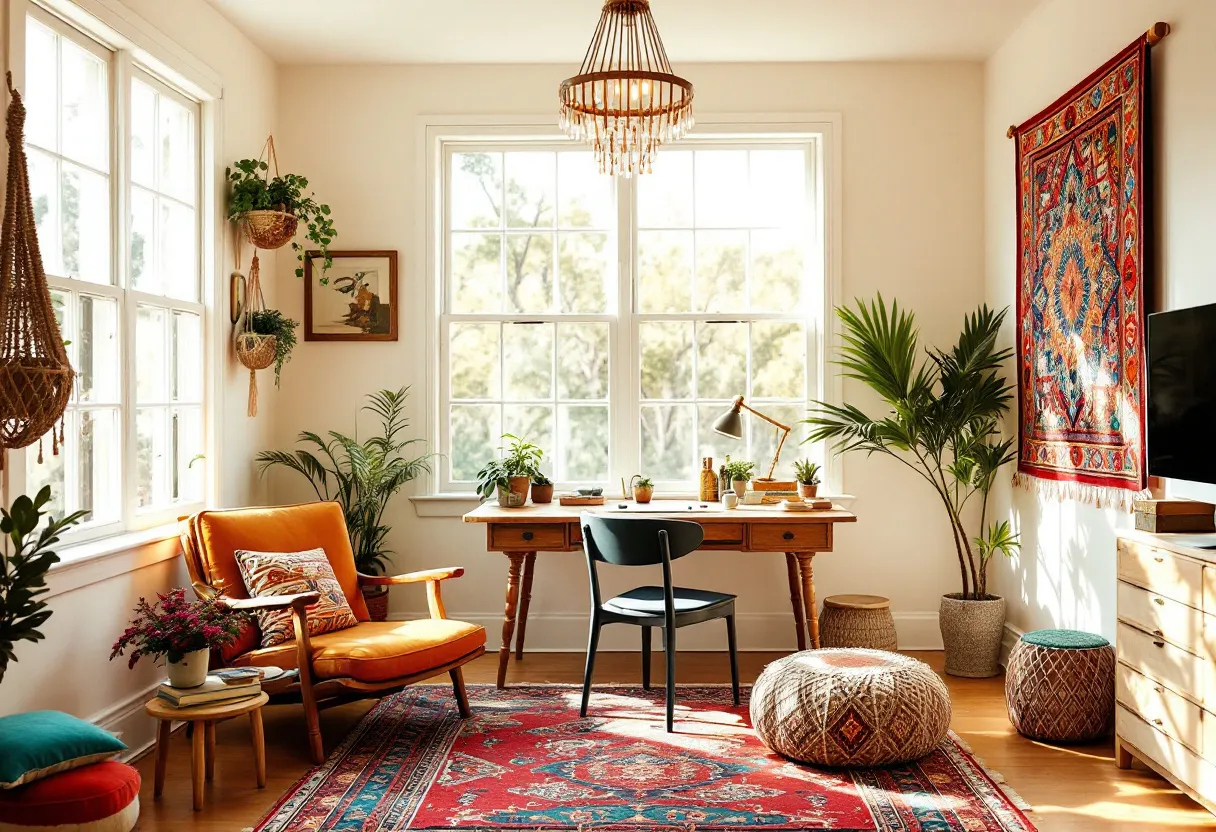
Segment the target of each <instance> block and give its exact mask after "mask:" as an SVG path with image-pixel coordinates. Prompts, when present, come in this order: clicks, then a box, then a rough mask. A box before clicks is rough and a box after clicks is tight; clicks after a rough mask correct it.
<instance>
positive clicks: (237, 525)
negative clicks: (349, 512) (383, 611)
mask: <svg viewBox="0 0 1216 832" xmlns="http://www.w3.org/2000/svg"><path fill="white" fill-rule="evenodd" d="M185 522H186V527H185V529H184V531H183V533H182V548H183V553H184V555H185V558H186V567H187V568H188V569H189V570H190V580H191V581H193V582H194V583H196V584H202V585H204V586H207V587H215V586H217V585H219V584H220V583H221V582H222V584H223V587H224V593H225V594H226V595H227V596H228V597H230V598H247V597H248V595H249V594H248V593H247V592H246V591H245V581H244V580H243V578H242V577H241V570H240V567H239V566H238V565H237V562H236V553H237V551H238V550H240V549H245V550H247V551H251V552H303V551H306V550H308V549H316V548H318V547H319V548H321V549H324V550H325V557H326V558H327V559H328V560H329V565H330V566H332V567H333V570H334V577H336V578H337V579H338V584H339V585H340V586H341V587H342V594H344V595H345V596H346V601H347V603H348V604H350V608H351V610H352V611H353V612H354V614H355V618H356V619H358V620H359V621H369V620H370V619H371V616H370V615H368V612H367V604H366V603H364V601H363V593H362V592H360V590H359V576H358V572H357V570H356V569H355V554H354V552H353V551H352V550H351V547H350V536H349V534H348V533H347V531H346V521H345V520H344V519H343V517H342V507H341V506H339V505H338V504H337V503H304V504H302V505H295V506H270V507H266V508H240V509H231V510H225V511H200V512H199V513H198V514H195V515H194V516H193V517H190V518H189V519H188V520H187V521H185Z"/></svg>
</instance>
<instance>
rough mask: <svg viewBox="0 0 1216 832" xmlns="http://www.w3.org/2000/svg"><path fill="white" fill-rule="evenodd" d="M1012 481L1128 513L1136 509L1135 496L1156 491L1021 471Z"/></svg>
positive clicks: (1147, 495)
mask: <svg viewBox="0 0 1216 832" xmlns="http://www.w3.org/2000/svg"><path fill="white" fill-rule="evenodd" d="M1013 485H1014V487H1015V488H1023V489H1025V490H1027V491H1030V492H1032V493H1034V494H1041V495H1043V496H1044V497H1047V498H1048V499H1051V500H1056V501H1058V502H1064V501H1065V500H1076V501H1077V502H1079V503H1087V504H1088V505H1091V506H1096V507H1097V508H1115V509H1118V510H1119V511H1122V512H1124V513H1126V514H1131V513H1132V512H1133V511H1135V509H1136V500H1148V499H1151V498H1152V496H1153V492H1152V491H1149V490H1148V489H1145V490H1144V491H1129V490H1127V489H1125V488H1110V487H1107V486H1103V485H1088V484H1086V483H1083V482H1063V481H1060V480H1045V479H1041V478H1039V477H1035V476H1032V475H1030V474H1023V473H1021V472H1020V471H1019V472H1017V473H1015V474H1014V475H1013Z"/></svg>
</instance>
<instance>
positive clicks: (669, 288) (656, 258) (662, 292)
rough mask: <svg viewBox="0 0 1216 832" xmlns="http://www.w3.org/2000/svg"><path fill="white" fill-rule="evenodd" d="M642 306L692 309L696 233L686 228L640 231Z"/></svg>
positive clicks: (647, 308) (649, 309) (664, 310)
mask: <svg viewBox="0 0 1216 832" xmlns="http://www.w3.org/2000/svg"><path fill="white" fill-rule="evenodd" d="M637 240H638V280H637V282H638V309H639V311H641V312H654V313H668V312H691V311H692V246H693V235H692V233H691V232H685V231H639V232H638V234H637Z"/></svg>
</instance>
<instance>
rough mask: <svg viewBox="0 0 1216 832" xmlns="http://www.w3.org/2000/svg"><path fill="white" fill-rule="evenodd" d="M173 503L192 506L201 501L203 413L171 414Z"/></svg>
mask: <svg viewBox="0 0 1216 832" xmlns="http://www.w3.org/2000/svg"><path fill="white" fill-rule="evenodd" d="M172 418H173V450H174V454H173V459H174V466H173V483H172V493H173V499H174V500H175V501H177V502H184V503H193V502H198V501H199V500H201V499H203V474H204V465H205V464H206V463H205V460H203V459H202V458H201V456H202V453H203V409H202V408H201V407H179V408H176V409H174V411H173V416H172Z"/></svg>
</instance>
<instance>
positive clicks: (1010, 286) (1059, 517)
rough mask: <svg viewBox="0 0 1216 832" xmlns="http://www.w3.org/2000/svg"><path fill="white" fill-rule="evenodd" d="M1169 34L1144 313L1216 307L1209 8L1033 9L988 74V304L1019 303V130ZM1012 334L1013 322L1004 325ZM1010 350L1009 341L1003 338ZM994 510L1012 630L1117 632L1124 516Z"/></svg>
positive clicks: (1199, 1)
mask: <svg viewBox="0 0 1216 832" xmlns="http://www.w3.org/2000/svg"><path fill="white" fill-rule="evenodd" d="M1157 20H1164V21H1167V22H1169V23H1170V24H1171V25H1172V26H1173V28H1174V32H1173V34H1171V35H1170V36H1169V37H1168V38H1167V39H1166V40H1165V41H1163V42H1162V43H1161V44H1160V46H1158V47H1156V48H1154V49H1153V59H1152V60H1153V64H1152V72H1153V89H1152V95H1153V100H1152V107H1153V111H1154V113H1155V118H1154V127H1153V129H1154V140H1155V142H1156V152H1155V155H1154V158H1153V160H1152V166H1153V177H1154V179H1155V186H1154V190H1153V194H1152V196H1153V198H1154V200H1155V211H1156V217H1157V219H1156V222H1155V227H1154V228H1153V229H1151V230H1150V232H1149V233H1150V236H1151V238H1152V240H1153V244H1154V247H1155V248H1156V252H1157V254H1156V259H1155V261H1154V262H1153V264H1152V265H1153V271H1154V274H1155V276H1156V281H1157V291H1156V292H1155V293H1153V294H1155V296H1156V297H1155V302H1153V303H1151V304H1150V311H1154V310H1162V309H1174V308H1179V307H1187V306H1195V305H1198V304H1204V303H1212V302H1214V301H1216V278H1214V275H1213V266H1212V258H1211V256H1210V254H1209V251H1208V247H1207V241H1208V239H1209V238H1210V237H1211V234H1212V231H1211V229H1212V228H1213V225H1214V224H1216V198H1213V196H1212V194H1213V193H1216V157H1214V156H1213V152H1212V141H1211V136H1212V132H1213V130H1214V129H1216V98H1214V96H1213V92H1212V86H1211V79H1212V78H1213V76H1214V75H1216V52H1214V51H1213V50H1212V43H1213V40H1214V39H1216V3H1212V2H1210V0H1155V2H1152V3H1146V2H1143V0H1053V2H1049V3H1045V4H1044V5H1043V6H1041V7H1040V8H1038V9H1037V10H1035V11H1034V12H1033V13H1032V14H1031V15H1030V16H1029V17H1028V18H1027V19H1026V21H1025V22H1024V23H1023V24H1022V26H1021V27H1020V28H1019V29H1018V30H1017V32H1016V33H1015V34H1014V35H1013V36H1012V37H1011V38H1010V39H1009V40H1008V41H1007V42H1006V43H1005V45H1004V46H1003V47H1002V48H1001V49H1000V50H999V51H998V52H997V53H996V54H995V55H994V56H993V57H992V58H991V60H990V61H989V62H988V64H987V67H986V75H985V118H984V144H985V188H986V196H985V215H986V219H987V241H986V248H987V267H986V278H987V286H986V294H987V298H988V302H989V303H991V304H994V305H1001V306H1004V305H1013V304H1014V302H1015V294H1014V293H1015V265H1016V260H1017V252H1016V238H1015V227H1016V225H1015V222H1016V221H1015V215H1014V207H1015V192H1014V175H1013V168H1014V156H1013V152H1014V151H1013V144H1012V142H1010V141H1009V140H1008V139H1007V138H1005V130H1006V128H1007V127H1008V126H1009V125H1010V124H1020V123H1021V122H1022V121H1024V120H1025V119H1027V118H1029V117H1031V116H1033V115H1034V114H1035V113H1037V112H1039V111H1040V110H1041V109H1042V108H1043V107H1045V106H1047V105H1048V104H1050V103H1051V102H1052V101H1053V100H1055V98H1056V97H1058V96H1059V95H1061V94H1063V93H1064V92H1065V91H1067V90H1068V89H1070V88H1071V87H1072V86H1073V85H1074V84H1076V83H1077V82H1078V81H1080V80H1081V79H1082V78H1084V77H1085V76H1086V75H1088V74H1089V73H1090V72H1092V71H1093V70H1094V69H1095V68H1096V67H1098V66H1101V65H1102V64H1103V63H1104V62H1105V61H1106V60H1108V59H1109V58H1110V57H1111V56H1113V55H1114V54H1116V53H1117V52H1118V51H1119V50H1120V49H1122V48H1123V47H1124V46H1126V45H1127V44H1129V43H1131V42H1132V41H1133V40H1134V39H1135V38H1136V37H1137V36H1139V35H1140V34H1142V33H1143V32H1144V31H1145V30H1146V29H1147V28H1148V27H1149V26H1150V25H1151V24H1152V23H1153V22H1155V21H1157ZM1011 324H1012V322H1011ZM1007 338H1008V340H1009V343H1012V329H1011V328H1010V329H1008V330H1007ZM1168 487H1169V490H1170V492H1171V493H1174V494H1177V495H1181V496H1189V497H1194V498H1199V499H1208V500H1213V499H1216V486H1206V487H1205V486H1201V485H1197V484H1189V483H1181V482H1171V483H1169V484H1168ZM997 498H998V503H999V504H998V507H999V508H1000V509H1001V510H1002V511H1008V513H1009V515H1010V516H1011V517H1012V519H1013V521H1014V522H1015V523H1016V524H1017V525H1018V527H1019V530H1020V532H1021V534H1022V541H1023V548H1022V554H1021V555H1020V556H1019V557H1018V558H1016V559H1015V560H1014V561H1012V562H1010V563H1006V564H997V565H996V567H995V569H994V572H995V574H996V585H997V587H998V591H1000V592H1001V593H1002V594H1004V595H1005V596H1006V597H1007V598H1008V599H1009V602H1010V606H1009V622H1010V624H1011V625H1012V626H1014V627H1016V628H1019V629H1021V630H1031V629H1036V628H1039V627H1053V626H1059V627H1078V628H1081V629H1086V630H1092V631H1094V632H1098V633H1102V634H1103V635H1105V636H1107V637H1109V638H1113V637H1114V635H1115V633H1114V630H1115V539H1114V538H1115V533H1116V531H1117V530H1118V529H1123V528H1128V527H1130V525H1131V517H1130V516H1129V515H1121V514H1119V513H1117V512H1115V511H1114V510H1099V509H1096V508H1093V507H1091V506H1088V505H1082V504H1079V503H1076V502H1072V501H1068V502H1063V503H1061V502H1056V501H1052V500H1046V499H1042V498H1038V497H1036V496H1035V495H1033V494H1031V493H1029V492H1026V491H1022V490H1017V491H1012V490H1011V489H1010V488H1009V487H1008V486H1007V485H1005V486H1003V488H1002V490H1001V491H1000V493H999V494H998V495H997Z"/></svg>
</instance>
